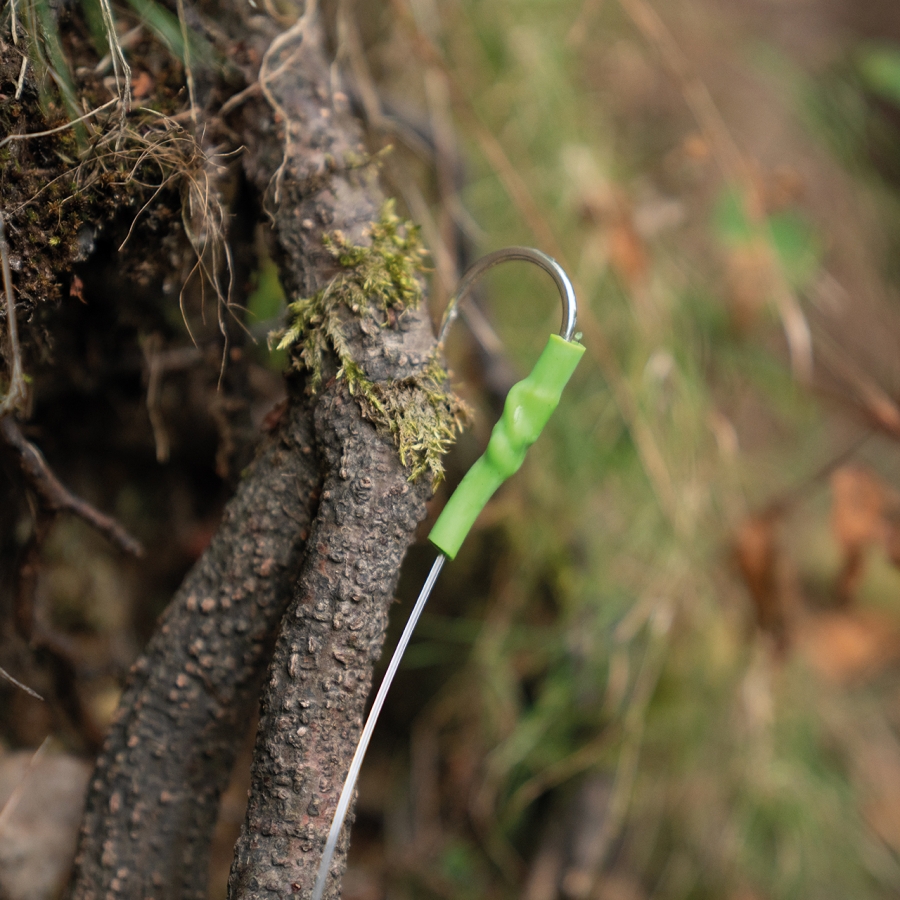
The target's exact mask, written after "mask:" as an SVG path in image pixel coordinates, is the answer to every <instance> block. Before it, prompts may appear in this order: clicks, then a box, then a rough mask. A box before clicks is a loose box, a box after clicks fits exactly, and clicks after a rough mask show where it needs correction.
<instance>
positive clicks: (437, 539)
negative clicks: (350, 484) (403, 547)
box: [428, 334, 584, 559]
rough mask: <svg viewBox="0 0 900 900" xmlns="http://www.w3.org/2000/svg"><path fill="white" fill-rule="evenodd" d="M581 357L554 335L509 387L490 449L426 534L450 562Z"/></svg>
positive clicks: (581, 351)
mask: <svg viewBox="0 0 900 900" xmlns="http://www.w3.org/2000/svg"><path fill="white" fill-rule="evenodd" d="M583 354H584V347H583V346H582V345H581V344H577V343H574V342H573V341H567V340H565V339H563V338H561V337H560V336H559V335H556V334H553V335H551V336H550V340H549V341H548V342H547V346H546V347H545V348H544V351H543V352H542V353H541V355H540V357H539V358H538V361H537V362H536V363H535V366H534V368H533V369H532V371H531V374H530V375H529V376H528V377H527V378H525V379H523V380H522V381H519V382H517V383H516V384H514V385H513V387H512V388H511V389H510V392H509V394H508V395H507V397H506V403H505V404H504V406H503V415H502V416H501V417H500V420H499V421H498V422H497V424H496V425H495V426H494V430H493V431H492V432H491V439H490V441H489V443H488V445H487V449H486V450H485V451H484V454H483V455H482V456H481V457H480V458H479V459H478V460H477V461H476V462H475V464H474V465H473V466H472V468H471V469H469V471H468V472H467V473H466V476H465V477H464V478H463V480H462V481H461V482H460V484H459V487H458V488H457V489H456V490H455V491H454V492H453V496H452V497H450V500H449V501H448V502H447V505H446V506H445V507H444V510H443V512H442V513H441V515H440V517H439V518H438V520H437V522H435V524H434V528H432V529H431V534H429V535H428V540H430V541H431V543H432V544H434V545H435V547H437V548H438V550H440V551H441V553H443V554H444V555H445V556H447V557H448V558H449V559H454V558H455V556H456V554H457V552H458V551H459V548H460V545H461V544H462V542H463V540H464V539H465V537H466V535H467V534H468V533H469V529H471V527H472V525H473V524H474V523H475V519H476V518H478V514H479V513H480V512H481V510H482V509H484V506H485V504H486V503H487V502H488V500H490V499H491V497H492V496H493V495H494V492H495V491H496V490H497V488H498V487H500V485H501V484H502V483H503V482H504V481H506V479H507V478H509V477H510V475H512V474H514V473H515V472H517V471H518V470H519V467H520V466H521V465H522V462H523V460H524V459H525V454H526V452H527V451H528V448H529V447H530V446H531V445H532V444H533V443H534V442H535V441H536V440H537V439H538V435H539V434H540V433H541V431H543V429H544V426H545V425H546V424H547V421H548V419H549V418H550V415H551V414H552V413H553V410H554V409H556V407H557V405H558V404H559V398H560V396H561V395H562V391H563V388H564V387H565V386H566V384H567V383H568V381H569V379H570V378H571V377H572V373H573V372H574V371H575V367H576V366H577V365H578V361H579V360H580V359H581V357H582V355H583Z"/></svg>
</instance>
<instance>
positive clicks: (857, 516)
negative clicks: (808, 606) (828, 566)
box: [831, 465, 887, 605]
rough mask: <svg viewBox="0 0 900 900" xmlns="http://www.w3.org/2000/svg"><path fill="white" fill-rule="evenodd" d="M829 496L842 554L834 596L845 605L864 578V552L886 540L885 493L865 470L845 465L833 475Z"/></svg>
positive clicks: (832, 525) (834, 528) (877, 480)
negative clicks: (830, 496)
mask: <svg viewBox="0 0 900 900" xmlns="http://www.w3.org/2000/svg"><path fill="white" fill-rule="evenodd" d="M831 493H832V505H831V530H832V533H833V534H834V538H835V540H836V541H837V543H838V546H839V547H840V548H841V553H842V554H843V563H842V565H841V571H840V573H839V575H838V579H837V595H838V599H839V600H840V602H841V603H842V604H843V605H847V604H849V603H851V602H852V601H853V599H854V598H855V595H856V592H857V590H858V589H859V585H860V583H861V582H862V579H863V575H864V574H865V563H866V551H867V550H868V548H869V547H870V546H871V545H872V544H874V543H878V542H880V541H882V540H883V539H884V537H885V523H884V512H885V504H886V499H887V489H886V488H885V486H884V484H883V483H882V482H881V481H880V479H878V477H877V476H875V475H874V474H873V473H872V472H871V471H869V470H868V469H866V468H863V467H862V466H852V465H848V466H841V467H840V468H839V469H835V471H834V472H833V473H832V475H831Z"/></svg>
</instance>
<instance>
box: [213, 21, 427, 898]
mask: <svg viewBox="0 0 900 900" xmlns="http://www.w3.org/2000/svg"><path fill="white" fill-rule="evenodd" d="M298 40H299V41H302V42H303V43H302V46H301V47H300V52H299V54H298V55H297V63H296V64H295V65H293V66H291V67H290V68H289V69H286V70H285V71H284V74H283V75H282V76H281V77H280V78H279V79H278V81H277V82H275V83H271V84H270V85H269V89H270V90H271V91H272V92H273V93H274V94H275V101H276V103H277V105H278V106H279V107H280V109H281V111H282V114H283V115H285V121H286V125H285V127H286V128H287V129H288V134H289V136H290V139H289V140H288V141H287V142H286V145H287V150H286V155H285V158H284V168H283V170H282V173H281V174H282V178H281V180H280V185H279V190H280V192H281V196H282V198H283V200H282V202H281V203H280V204H279V206H278V208H277V209H276V210H275V212H274V218H273V222H274V227H275V233H276V236H277V238H278V240H279V243H280V245H281V247H282V248H283V250H284V251H285V253H286V261H285V265H286V270H287V274H288V280H289V283H290V282H293V284H295V285H297V287H298V289H299V290H301V291H303V295H304V296H308V295H309V294H310V293H312V292H313V291H315V290H317V289H319V288H321V287H322V286H323V284H325V283H326V279H327V277H329V276H330V275H331V274H332V272H333V266H334V261H333V259H332V258H331V256H330V254H327V253H325V252H323V242H322V235H323V232H327V231H332V232H333V231H341V232H342V233H343V234H344V235H345V236H346V237H347V238H348V239H349V240H351V241H352V242H354V243H365V242H366V241H367V234H366V228H367V226H368V225H369V224H370V223H371V222H373V221H375V220H376V219H377V218H378V215H379V210H380V208H381V206H382V203H383V201H384V197H383V195H382V193H381V191H380V189H379V188H378V185H377V183H376V182H375V180H374V178H373V173H372V171H371V167H363V168H360V167H358V166H357V165H354V164H353V163H352V162H351V161H352V160H354V159H359V155H360V154H361V153H362V152H363V146H362V141H361V134H360V130H359V126H358V125H357V124H356V122H355V121H354V120H353V119H351V118H350V117H349V115H348V113H347V111H346V108H345V104H346V100H345V99H343V98H342V97H341V95H333V94H332V93H331V92H330V91H329V90H328V85H329V84H330V78H329V70H328V65H327V62H326V60H325V57H324V55H323V54H322V51H321V42H320V41H319V40H318V38H317V36H316V32H315V30H313V29H307V30H306V32H305V34H304V35H303V36H301V37H299V38H298ZM297 51H298V47H297V45H296V43H294V44H291V43H287V44H286V45H285V47H284V49H283V51H282V54H283V56H284V57H285V58H286V57H287V56H288V55H289V54H297ZM278 66H279V60H278V59H275V60H273V61H272V67H273V68H277V67H278ZM245 133H246V134H247V138H248V141H249V140H250V139H251V133H250V131H249V130H248V131H246V132H245ZM262 133H263V132H261V131H259V130H257V131H256V134H257V135H259V134H262ZM251 157H252V158H254V159H256V160H257V161H261V160H265V159H266V158H270V159H271V156H270V154H267V153H266V152H265V151H264V150H263V149H262V148H258V144H257V145H256V148H255V147H253V146H251ZM260 175H261V176H262V178H261V180H260V182H259V184H260V187H263V180H265V182H266V187H270V181H271V173H270V172H266V171H261V172H260ZM270 190H271V188H270ZM298 224H299V228H298ZM293 267H297V268H296V269H295V268H293ZM344 330H345V335H346V338H347V341H348V344H349V346H350V348H351V352H352V355H353V357H354V358H355V359H356V360H357V361H358V362H359V363H360V365H361V367H362V369H363V370H364V371H365V373H366V375H367V377H368V378H369V379H370V380H371V381H373V382H375V383H381V384H384V385H389V384H390V383H391V382H392V381H396V380H401V379H404V378H408V377H410V376H414V375H415V374H416V373H417V372H420V371H421V370H422V369H423V368H424V366H425V365H426V363H427V361H428V359H429V357H430V355H431V354H432V352H433V350H434V337H433V334H432V329H431V324H430V321H429V319H428V316H427V315H426V314H425V313H424V311H422V310H408V311H406V312H404V313H403V314H402V315H400V316H399V318H396V319H394V318H393V317H391V320H390V321H388V320H387V317H385V316H383V315H382V314H380V313H376V312H370V314H369V315H367V316H364V317H363V318H357V317H355V316H352V315H350V314H348V315H347V316H346V317H345V329H344ZM314 421H315V437H316V444H317V446H318V448H319V452H320V455H321V461H322V466H323V473H324V476H325V481H324V485H323V490H322V498H321V501H320V505H319V512H318V514H317V517H316V521H315V524H314V527H313V533H312V535H311V537H310V541H309V544H308V547H307V552H306V554H305V557H304V562H303V571H302V575H301V578H300V583H299V587H298V590H297V594H296V597H295V599H294V602H293V603H292V605H291V608H290V610H289V611H288V613H287V615H286V616H285V618H284V621H283V623H282V628H281V633H280V635H279V638H278V643H277V646H276V649H275V654H274V658H273V661H272V666H271V670H270V677H269V683H268V686H267V688H266V691H265V693H264V696H263V703H262V717H261V720H260V726H259V731H258V737H257V745H256V752H255V754H254V763H253V787H252V792H251V797H250V804H249V808H248V812H247V818H246V820H245V823H244V827H243V830H242V834H241V838H240V840H239V842H238V845H237V848H236V852H235V861H234V865H233V868H232V874H231V880H230V884H229V896H230V897H231V898H233V900H250V898H254V900H255V898H264V897H265V898H270V897H291V896H309V894H310V892H311V891H312V886H313V883H314V881H315V875H316V870H317V867H318V864H319V860H320V858H321V851H322V849H323V847H324V844H325V840H326V837H327V833H328V828H329V826H330V823H331V815H332V813H333V811H334V808H335V806H336V805H337V799H338V795H339V793H340V789H341V785H342V782H343V778H344V775H345V773H346V771H347V769H348V767H349V764H350V759H351V757H352V755H353V751H354V748H355V744H356V740H357V737H358V735H359V732H360V730H361V728H362V719H363V712H364V707H365V703H366V698H367V697H368V695H369V691H370V688H371V682H372V669H373V665H374V663H375V661H376V659H377V657H378V655H379V653H380V650H381V645H382V643H383V639H384V630H385V627H386V623H387V613H388V608H389V607H390V604H391V600H392V597H393V593H394V589H395V587H396V583H397V578H398V575H399V568H400V562H401V560H402V558H403V554H404V553H405V551H406V548H407V547H408V545H409V543H410V542H411V541H412V539H413V536H414V532H415V528H416V525H417V524H418V522H419V520H420V519H421V518H422V517H423V516H424V513H425V500H426V499H427V498H428V497H429V496H430V487H429V486H428V485H427V483H419V484H416V485H411V484H410V483H409V482H408V472H407V471H406V470H405V469H404V467H403V466H402V465H401V464H400V460H399V458H398V455H397V451H396V449H395V447H394V445H393V442H392V440H391V439H390V437H388V436H386V435H384V434H382V433H379V432H378V431H376V429H375V428H374V427H373V426H372V425H371V424H370V423H369V422H367V421H365V420H364V419H363V417H362V416H361V414H360V408H359V405H358V403H357V401H356V400H355V399H354V398H352V397H351V396H350V395H349V393H348V391H347V387H346V385H345V384H344V383H343V382H342V381H332V382H331V383H330V384H329V385H328V386H327V387H326V389H325V390H324V391H323V392H322V394H321V396H320V398H319V399H318V402H317V404H316V410H315V416H314ZM425 481H426V482H427V479H425ZM345 851H346V840H345V841H343V842H342V845H341V846H340V847H339V850H338V853H337V854H336V859H335V864H334V867H333V872H334V873H335V877H333V879H332V883H331V887H330V889H331V893H332V894H335V893H337V891H338V889H339V884H338V879H337V877H336V876H337V874H338V873H339V872H340V870H341V869H342V868H343V865H344V860H345Z"/></svg>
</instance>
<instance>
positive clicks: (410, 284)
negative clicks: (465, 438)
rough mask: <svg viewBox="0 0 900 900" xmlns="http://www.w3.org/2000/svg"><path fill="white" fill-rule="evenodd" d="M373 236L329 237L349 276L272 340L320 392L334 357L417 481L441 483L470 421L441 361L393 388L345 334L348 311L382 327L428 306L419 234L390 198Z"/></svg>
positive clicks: (305, 301) (299, 305)
mask: <svg viewBox="0 0 900 900" xmlns="http://www.w3.org/2000/svg"><path fill="white" fill-rule="evenodd" d="M369 233H370V235H371V244H370V245H369V246H358V245H355V244H351V243H350V242H349V241H348V240H347V239H346V238H345V237H344V235H343V234H341V233H340V232H333V233H332V234H328V235H326V236H325V237H324V239H323V240H324V243H325V246H326V247H327V248H328V250H329V252H330V253H331V254H332V256H333V257H334V258H335V260H337V262H338V264H339V265H340V266H341V268H342V269H343V271H342V272H341V273H340V274H338V275H337V276H335V277H334V278H333V279H332V280H331V281H330V282H329V283H328V284H327V285H326V286H325V287H324V288H322V289H321V290H320V291H318V292H317V293H316V294H314V295H313V296H312V297H304V298H301V299H300V300H295V301H294V302H293V303H290V304H289V305H288V324H287V327H286V328H285V329H284V330H283V331H281V332H278V333H276V334H274V335H273V336H272V338H273V340H274V341H277V348H278V349H279V350H284V349H290V351H291V357H292V360H293V365H294V367H295V368H297V369H301V370H303V369H305V370H306V371H308V372H309V374H310V378H309V389H310V390H311V391H313V392H315V391H316V390H318V389H319V387H320V386H321V383H322V376H323V366H324V361H325V357H326V354H329V353H334V355H335V356H336V357H337V359H338V362H339V364H340V368H339V369H338V373H337V377H338V378H343V379H344V380H345V381H346V382H347V387H348V389H349V391H350V393H351V394H352V395H353V396H354V397H355V398H356V399H357V401H358V402H359V404H360V408H361V409H362V412H363V415H364V416H365V417H366V418H368V419H369V420H371V421H372V422H374V423H375V424H376V425H378V426H379V427H381V428H384V429H385V430H386V431H389V432H390V433H391V434H392V435H393V436H394V440H395V442H396V444H397V448H398V450H399V453H400V459H401V461H402V463H403V465H405V466H408V467H409V468H410V476H409V477H410V480H411V481H412V480H415V479H416V478H419V477H420V476H421V475H423V474H425V473H426V472H428V473H430V475H431V478H432V480H433V482H434V483H437V482H439V481H440V480H441V478H442V477H443V473H444V470H443V466H442V463H441V457H442V456H443V455H444V454H445V453H446V452H447V450H448V449H449V447H450V445H451V444H452V443H453V441H454V439H455V437H456V434H457V432H458V431H459V430H460V428H461V426H462V423H463V419H464V417H465V415H466V410H465V406H464V404H463V403H462V401H460V400H459V398H457V397H456V396H455V395H454V394H453V393H452V392H451V391H448V390H447V387H446V385H447V372H446V371H445V370H444V369H443V368H442V367H441V366H440V363H439V362H438V359H437V356H434V357H433V358H432V359H431V360H430V361H429V363H428V365H427V366H426V367H425V369H424V370H423V371H422V373H421V374H418V375H416V376H414V377H410V378H405V379H401V380H398V381H394V382H391V383H390V384H382V383H378V382H374V381H372V380H371V379H370V378H369V377H368V376H367V374H366V372H365V371H364V369H363V368H362V366H361V364H360V363H359V361H358V360H357V359H355V358H354V356H353V354H352V352H351V350H350V346H349V344H348V342H347V338H346V335H345V334H344V329H343V324H342V320H341V312H340V311H341V310H342V309H348V310H350V311H351V312H352V313H354V314H355V315H357V316H360V317H364V316H372V315H373V314H374V313H375V312H376V311H377V312H380V313H381V314H382V315H381V316H380V317H379V321H380V322H383V323H389V322H390V321H391V320H392V316H391V314H392V313H402V312H403V311H404V310H406V309H415V308H416V307H418V305H419V304H420V303H421V301H422V283H421V275H422V272H423V270H424V264H423V258H424V256H425V251H424V249H423V247H422V244H421V241H420V240H419V233H418V229H417V228H416V227H415V226H414V225H412V224H410V223H409V222H404V221H401V219H400V218H399V217H398V216H397V214H396V213H395V211H394V204H393V201H390V200H389V201H387V202H386V203H385V205H384V207H383V208H382V211H381V215H380V216H379V218H378V221H376V222H374V223H372V225H371V227H370V229H369Z"/></svg>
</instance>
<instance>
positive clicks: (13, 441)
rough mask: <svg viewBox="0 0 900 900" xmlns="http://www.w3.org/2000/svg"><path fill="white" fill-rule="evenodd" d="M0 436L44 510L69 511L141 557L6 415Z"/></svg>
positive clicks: (140, 549) (135, 546)
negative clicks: (16, 458)
mask: <svg viewBox="0 0 900 900" xmlns="http://www.w3.org/2000/svg"><path fill="white" fill-rule="evenodd" d="M0 439H2V440H3V442H4V443H5V444H6V446H7V447H9V449H10V450H12V451H13V453H15V454H16V456H17V457H18V461H19V467H20V468H21V470H22V474H23V475H24V476H25V480H26V482H27V483H28V486H29V487H30V488H31V489H32V490H33V491H34V492H35V494H36V495H37V496H38V498H39V499H40V501H41V504H42V506H43V507H44V509H45V510H46V511H47V512H50V513H60V512H70V513H72V514H73V515H76V516H78V518H80V519H83V520H84V521H85V522H87V523H88V524H89V525H91V526H93V527H94V528H96V529H97V531H99V532H101V533H102V534H104V535H106V537H107V538H109V540H110V541H112V543H114V544H115V545H116V546H117V547H119V549H121V550H123V551H124V552H125V553H128V554H130V555H131V556H143V554H144V548H143V547H142V546H141V543H140V542H139V541H138V540H136V539H135V538H133V537H132V536H131V535H130V534H129V533H128V532H127V531H126V530H125V529H124V528H123V527H122V526H121V525H120V524H119V523H118V522H117V521H116V520H115V519H113V518H112V517H111V516H107V515H106V514H105V513H102V512H100V511H99V510H97V509H94V507H93V506H91V505H90V504H89V503H88V502H87V501H85V500H82V499H81V498H80V497H77V496H76V495H75V494H73V493H72V492H71V491H70V490H69V489H68V488H67V487H66V486H65V485H64V484H63V483H62V482H61V481H60V480H59V479H58V478H57V477H56V475H54V474H53V471H52V470H51V468H50V467H49V466H48V465H47V461H46V460H45V459H44V455H43V454H42V453H41V451H40V450H38V448H37V447H35V446H34V444H32V443H31V441H29V440H28V439H27V438H26V437H25V435H23V434H22V432H21V430H20V429H19V426H18V425H16V423H15V422H14V421H13V419H12V418H11V417H10V416H4V417H3V418H0Z"/></svg>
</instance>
